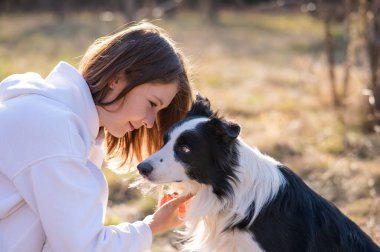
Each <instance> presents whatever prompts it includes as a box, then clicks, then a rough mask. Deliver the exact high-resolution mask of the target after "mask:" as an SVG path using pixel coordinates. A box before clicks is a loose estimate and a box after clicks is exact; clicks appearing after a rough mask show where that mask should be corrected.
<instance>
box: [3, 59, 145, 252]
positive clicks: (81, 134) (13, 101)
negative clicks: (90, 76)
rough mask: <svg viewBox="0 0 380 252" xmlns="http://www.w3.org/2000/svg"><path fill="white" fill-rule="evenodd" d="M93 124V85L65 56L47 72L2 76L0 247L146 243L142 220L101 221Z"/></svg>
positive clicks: (101, 185) (102, 187)
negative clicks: (62, 60)
mask: <svg viewBox="0 0 380 252" xmlns="http://www.w3.org/2000/svg"><path fill="white" fill-rule="evenodd" d="M98 131H99V119H98V114H97V111H96V107H95V104H94V101H93V99H92V96H91V93H90V90H89V88H88V86H87V84H86V82H85V80H84V79H83V77H82V76H81V75H80V74H79V72H78V71H77V70H76V69H75V68H73V67H72V66H70V65H69V64H67V63H64V62H60V63H59V64H58V65H57V66H56V68H55V69H54V70H53V71H52V72H51V73H50V74H49V76H48V77H47V78H46V79H42V78H41V76H40V75H38V74H36V73H26V74H16V75H11V76H9V77H8V78H6V79H5V80H3V81H2V82H1V83H0V251H1V252H8V251H9V252H10V251H17V252H24V251H25V252H37V251H64V252H69V251H73V252H84V251H91V252H93V251H112V252H117V251H123V252H127V251H143V250H146V249H149V248H150V246H151V243H152V233H151V230H150V228H149V226H148V225H146V224H145V223H144V222H141V221H138V222H135V223H133V224H128V223H122V224H119V225H117V226H104V225H103V220H104V216H105V211H106V204H107V198H108V189H107V183H106V180H105V178H104V175H103V173H102V172H101V170H100V168H99V166H100V165H101V161H102V159H103V156H102V151H101V150H100V146H101V143H99V141H96V137H97V135H98ZM99 154H100V156H99Z"/></svg>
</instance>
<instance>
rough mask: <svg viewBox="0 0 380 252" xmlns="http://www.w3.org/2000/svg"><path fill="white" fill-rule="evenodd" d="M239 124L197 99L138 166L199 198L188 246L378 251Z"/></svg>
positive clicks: (271, 251) (256, 251)
mask: <svg viewBox="0 0 380 252" xmlns="http://www.w3.org/2000/svg"><path fill="white" fill-rule="evenodd" d="M239 133H240V126H239V125H238V124H236V123H234V122H231V121H227V120H225V119H224V118H223V117H221V116H219V115H218V113H214V112H213V111H212V110H211V108H210V102H209V100H208V99H207V98H203V97H201V96H197V98H196V100H195V101H194V102H193V104H192V107H191V109H190V111H189V112H188V113H187V116H186V117H185V118H184V119H183V120H181V121H179V122H178V123H176V124H175V125H173V126H172V127H171V128H170V129H169V130H168V132H167V133H166V134H165V136H164V146H163V147H162V148H161V149H160V150H159V151H158V152H156V153H154V154H153V155H151V156H150V157H148V158H146V159H145V160H144V161H143V162H141V163H140V164H139V165H138V166H137V168H138V170H139V173H140V174H141V175H142V176H143V177H144V178H145V179H147V180H149V181H151V182H153V183H155V184H173V183H174V184H177V186H180V187H181V188H182V189H183V193H192V194H194V195H195V196H194V197H193V199H192V200H191V201H190V202H189V203H188V206H187V207H188V209H187V212H186V216H185V221H186V223H185V224H186V225H185V231H184V233H185V235H186V236H187V239H185V242H184V244H183V250H185V251H206V252H209V251H217V252H224V251H226V252H227V251H228V252H235V251H236V252H248V251H249V252H250V251H252V252H261V251H266V252H303V251H307V252H329V251H336V252H362V251H363V252H364V251H365V252H371V251H378V252H379V251H380V248H379V247H378V246H377V245H376V244H375V243H374V242H373V241H372V240H371V238H370V237H369V236H368V235H366V234H365V233H364V232H363V231H362V230H361V229H360V228H359V227H358V226H357V225H356V224H355V223H354V222H352V221H351V220H350V219H349V218H348V217H346V216H345V215H344V214H343V213H342V212H341V211H339V210H338V209H337V208H336V207H335V206H334V205H333V204H332V203H330V202H329V201H327V200H326V199H324V198H323V197H322V196H320V195H318V194H317V193H316V192H315V191H313V190H312V189H311V188H309V187H308V186H307V185H306V184H305V183H304V182H303V181H302V179H301V178H300V177H299V176H297V175H296V174H295V173H294V172H292V171H291V170H290V169H288V168H287V167H286V166H285V165H283V164H281V163H279V162H278V161H276V160H274V159H273V158H271V157H269V156H267V155H264V154H262V153H261V152H260V151H259V150H258V149H257V148H252V147H250V146H248V145H247V144H246V143H244V141H243V140H242V139H241V138H240V137H239Z"/></svg>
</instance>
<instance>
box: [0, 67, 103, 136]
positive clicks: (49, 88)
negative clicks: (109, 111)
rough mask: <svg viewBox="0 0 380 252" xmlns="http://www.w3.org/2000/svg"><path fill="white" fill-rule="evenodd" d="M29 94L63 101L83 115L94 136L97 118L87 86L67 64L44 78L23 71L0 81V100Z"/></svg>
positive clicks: (97, 130) (81, 116) (96, 128)
mask: <svg viewBox="0 0 380 252" xmlns="http://www.w3.org/2000/svg"><path fill="white" fill-rule="evenodd" d="M32 94H34V95H42V96H44V97H47V98H50V99H53V100H55V101H58V102H60V103H63V104H65V105H66V106H67V107H69V108H70V109H71V110H72V111H73V112H74V113H75V114H77V115H78V116H79V117H80V118H83V120H84V121H85V122H86V124H87V127H88V129H89V131H90V132H91V136H92V137H93V139H95V138H96V136H97V135H98V132H99V117H98V113H97V110H96V106H95V103H94V100H93V99H92V96H91V92H90V89H89V87H88V85H87V83H86V81H85V80H84V78H83V77H82V75H81V74H80V73H79V72H78V71H77V70H76V69H75V68H74V67H72V66H71V65H70V64H68V63H66V62H60V63H59V64H58V65H57V66H56V67H55V68H54V69H53V71H52V72H50V74H49V75H48V76H47V77H46V79H43V78H42V77H41V76H40V75H39V74H37V73H25V74H14V75H11V76H9V77H7V78H6V79H4V80H3V81H2V82H1V83H0V103H2V102H5V101H7V100H10V99H13V98H16V97H18V96H23V95H32Z"/></svg>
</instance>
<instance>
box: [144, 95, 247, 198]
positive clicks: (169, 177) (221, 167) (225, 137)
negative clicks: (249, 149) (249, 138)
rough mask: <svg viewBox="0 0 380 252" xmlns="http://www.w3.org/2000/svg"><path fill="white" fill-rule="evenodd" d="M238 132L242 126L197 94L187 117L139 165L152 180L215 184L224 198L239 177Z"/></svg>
mask: <svg viewBox="0 0 380 252" xmlns="http://www.w3.org/2000/svg"><path fill="white" fill-rule="evenodd" d="M239 133H240V126H239V125H237V124H235V123H232V122H229V121H226V120H225V119H223V118H221V117H219V116H218V115H217V114H216V113H214V112H213V111H212V110H211V109H210V102H209V100H208V99H207V98H203V97H201V96H199V95H198V96H197V98H196V101H194V102H193V105H192V107H191V109H190V111H189V112H188V113H187V116H186V117H185V118H184V119H183V120H181V121H179V122H178V123H176V124H175V125H173V126H172V127H171V128H170V129H169V130H168V132H167V133H166V134H165V136H164V146H163V147H162V148H161V149H160V150H159V151H158V152H156V153H154V154H153V155H151V156H150V157H148V158H147V159H145V160H144V161H143V162H142V163H140V164H139V165H138V166H137V168H138V170H139V172H140V174H141V175H142V176H143V177H144V178H146V179H148V180H150V181H151V182H154V183H157V184H162V183H171V182H180V181H188V180H192V181H196V182H197V183H200V184H206V185H210V186H212V188H213V191H214V193H215V194H216V195H217V196H218V197H222V196H224V195H225V194H227V193H229V192H230V191H231V182H233V181H235V180H236V179H237V175H236V170H235V168H236V166H237V165H238V152H237V144H238V143H237V141H236V138H237V137H238V135H239Z"/></svg>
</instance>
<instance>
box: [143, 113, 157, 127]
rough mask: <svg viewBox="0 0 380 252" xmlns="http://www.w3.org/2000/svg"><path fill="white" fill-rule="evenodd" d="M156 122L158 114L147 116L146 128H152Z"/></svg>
mask: <svg viewBox="0 0 380 252" xmlns="http://www.w3.org/2000/svg"><path fill="white" fill-rule="evenodd" d="M155 120H156V114H153V113H151V114H149V115H147V116H146V118H145V120H144V122H143V123H144V125H145V127H147V128H152V127H153V125H154V121H155Z"/></svg>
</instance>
